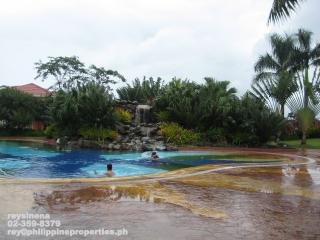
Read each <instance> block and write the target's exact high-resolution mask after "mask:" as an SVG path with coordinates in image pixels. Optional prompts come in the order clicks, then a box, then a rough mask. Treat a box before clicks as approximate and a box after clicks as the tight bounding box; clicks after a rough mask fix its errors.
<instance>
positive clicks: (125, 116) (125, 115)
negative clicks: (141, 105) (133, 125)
mask: <svg viewBox="0 0 320 240" xmlns="http://www.w3.org/2000/svg"><path fill="white" fill-rule="evenodd" d="M115 111H116V112H115V113H116V118H117V120H118V121H120V122H123V123H130V122H131V120H132V118H133V115H132V113H131V112H129V111H127V110H125V109H123V108H116V110H115Z"/></svg>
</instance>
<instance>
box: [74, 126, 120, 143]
mask: <svg viewBox="0 0 320 240" xmlns="http://www.w3.org/2000/svg"><path fill="white" fill-rule="evenodd" d="M79 134H80V135H81V136H82V137H84V138H85V139H89V140H98V141H105V140H114V139H116V138H117V137H118V133H117V132H116V131H115V130H111V129H107V128H82V129H80V131H79Z"/></svg>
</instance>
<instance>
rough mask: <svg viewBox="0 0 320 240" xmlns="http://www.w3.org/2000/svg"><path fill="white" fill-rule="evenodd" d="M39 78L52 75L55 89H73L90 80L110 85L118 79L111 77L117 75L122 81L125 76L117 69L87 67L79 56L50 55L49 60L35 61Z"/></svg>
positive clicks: (46, 77) (43, 78)
mask: <svg viewBox="0 0 320 240" xmlns="http://www.w3.org/2000/svg"><path fill="white" fill-rule="evenodd" d="M35 66H36V70H37V76H36V79H37V78H40V79H41V80H42V81H44V80H47V79H48V78H50V77H52V78H54V79H55V81H56V82H55V84H54V85H53V86H52V87H51V88H52V89H54V90H56V91H57V90H71V89H73V88H78V87H81V86H82V85H86V84H87V83H89V82H93V83H96V84H100V85H105V86H108V85H109V84H110V83H115V82H116V81H115V80H113V79H111V78H110V77H115V78H118V79H120V80H121V81H125V78H124V77H123V76H122V75H121V74H119V73H118V72H117V71H113V70H106V69H104V68H103V67H97V66H95V65H91V66H89V67H86V66H85V64H84V63H82V62H81V61H80V60H79V58H78V57H76V56H72V57H49V60H48V61H47V62H42V61H41V60H40V61H39V62H37V63H35Z"/></svg>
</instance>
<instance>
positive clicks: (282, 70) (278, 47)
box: [252, 34, 298, 117]
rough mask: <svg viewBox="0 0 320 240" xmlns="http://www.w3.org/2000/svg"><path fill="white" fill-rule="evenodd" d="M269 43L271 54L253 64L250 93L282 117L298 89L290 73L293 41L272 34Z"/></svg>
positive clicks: (290, 38) (263, 56) (262, 56)
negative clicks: (254, 74) (251, 90)
mask: <svg viewBox="0 0 320 240" xmlns="http://www.w3.org/2000/svg"><path fill="white" fill-rule="evenodd" d="M270 43H271V48H272V51H271V53H267V54H265V55H261V56H260V57H259V59H258V61H257V62H256V64H255V72H256V76H255V77H254V80H253V84H252V89H253V92H252V93H253V94H254V95H255V96H257V97H259V98H261V99H262V100H263V101H264V102H265V103H266V104H267V105H268V106H269V107H270V108H271V109H272V110H274V111H278V112H279V113H281V115H282V116H283V117H284V109H285V104H286V103H287V100H288V98H289V97H290V96H291V95H292V94H293V93H294V92H295V91H296V90H297V88H298V86H297V84H296V80H295V78H294V73H293V72H292V71H291V68H292V52H293V49H294V39H293V38H292V37H291V36H288V35H285V36H280V35H278V34H273V35H271V36H270Z"/></svg>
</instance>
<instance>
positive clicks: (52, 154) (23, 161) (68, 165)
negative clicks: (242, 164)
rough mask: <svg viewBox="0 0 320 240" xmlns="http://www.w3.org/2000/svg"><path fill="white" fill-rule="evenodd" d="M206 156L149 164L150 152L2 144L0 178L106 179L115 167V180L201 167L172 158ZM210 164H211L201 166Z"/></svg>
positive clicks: (167, 157) (162, 159) (164, 159)
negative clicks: (121, 177) (108, 166)
mask: <svg viewBox="0 0 320 240" xmlns="http://www.w3.org/2000/svg"><path fill="white" fill-rule="evenodd" d="M204 154H206V153H204V152H196V151H194V152H181V151H179V152H158V155H159V156H160V160H159V161H150V160H148V158H149V156H150V155H151V152H144V153H139V152H125V153H121V152H118V153H115V152H112V153H111V152H105V151H99V150H84V149H76V150H72V151H68V152H66V151H56V149H55V148H54V147H52V146H44V145H37V144H32V143H19V142H8V141H0V177H7V178H10V177H14V178H75V177H103V176H105V175H104V174H105V172H106V165H107V164H108V163H112V165H113V169H114V172H115V174H116V176H132V175H143V174H152V173H162V172H166V171H170V170H173V169H177V168H181V167H188V166H192V165H198V164H199V163H200V162H197V163H195V161H185V162H184V161H178V162H176V161H173V160H170V157H174V156H190V155H204ZM207 163H210V162H208V160H206V161H205V162H203V163H202V162H201V164H207Z"/></svg>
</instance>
